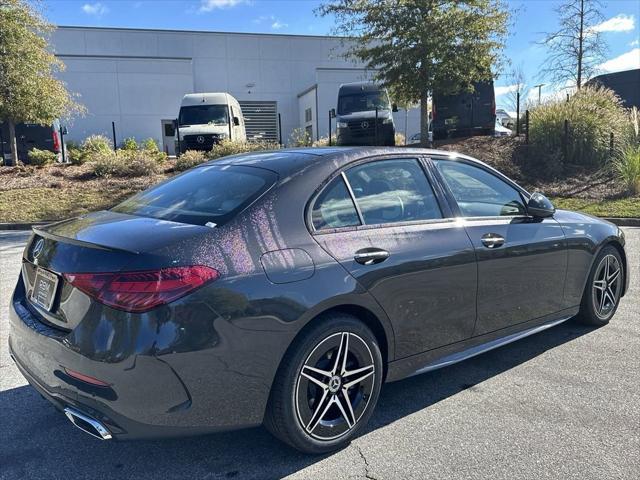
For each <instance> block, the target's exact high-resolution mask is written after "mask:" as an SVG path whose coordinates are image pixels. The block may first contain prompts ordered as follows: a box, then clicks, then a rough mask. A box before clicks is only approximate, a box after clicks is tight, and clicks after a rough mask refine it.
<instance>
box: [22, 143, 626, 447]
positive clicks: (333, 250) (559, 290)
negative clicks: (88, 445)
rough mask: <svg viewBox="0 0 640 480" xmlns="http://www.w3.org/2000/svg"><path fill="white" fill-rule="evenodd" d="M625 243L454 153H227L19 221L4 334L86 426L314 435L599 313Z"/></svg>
mask: <svg viewBox="0 0 640 480" xmlns="http://www.w3.org/2000/svg"><path fill="white" fill-rule="evenodd" d="M624 246H625V237H624V233H623V232H622V230H621V229H620V228H618V227H617V226H615V225H613V224H611V223H609V222H606V221H604V220H600V219H597V218H594V217H591V216H589V215H585V214H581V213H576V212H570V211H565V210H556V209H555V208H554V207H553V205H552V204H551V202H549V200H547V199H546V198H545V197H544V196H543V195H542V194H540V193H533V194H531V193H529V192H527V191H525V190H524V189H523V188H521V187H520V186H518V185H517V184H516V183H514V182H513V181H511V180H510V179H508V178H507V177H505V176H504V175H502V174H501V173H499V172H497V171H496V170H494V169H493V168H491V167H489V166H487V165H485V164H484V163H482V162H480V161H478V160H474V159H473V158H470V157H467V156H464V155H458V156H456V155H455V154H453V153H452V152H443V151H438V150H426V149H415V148H398V149H392V148H376V149H374V148H338V149H336V148H314V149H293V150H281V151H273V152H260V153H248V154H243V155H236V156H232V157H227V158H223V159H219V160H216V161H215V162H209V163H205V164H203V165H200V166H198V167H195V168H193V169H192V170H189V171H187V172H185V173H183V174H181V175H178V176H175V177H173V178H171V179H169V180H167V181H165V182H164V183H161V184H159V185H157V186H155V187H152V188H151V189H149V190H146V191H144V192H142V193H139V194H137V195H135V196H133V197H131V198H130V199H128V200H125V201H124V202H123V203H121V204H120V205H118V206H116V207H114V208H112V209H111V210H107V211H102V212H96V213H90V214H87V215H83V216H82V217H80V218H74V219H70V220H67V221H63V222H59V223H54V224H52V225H49V226H45V227H36V228H34V231H33V234H32V236H31V239H30V240H29V242H28V244H27V246H26V248H25V250H24V254H23V264H22V265H23V266H22V273H21V275H20V277H19V279H18V283H17V286H16V288H15V293H14V295H13V298H12V301H11V304H10V312H9V322H10V332H9V351H10V354H11V356H12V358H13V359H14V360H15V362H16V364H17V366H18V368H19V369H20V371H21V372H22V374H23V375H24V376H25V377H26V378H27V380H28V381H29V383H30V384H31V385H33V386H34V387H35V388H36V389H37V390H38V391H39V392H40V393H42V395H43V396H44V397H45V398H46V399H47V400H49V401H51V402H52V403H53V404H54V405H55V406H56V407H58V408H59V409H60V410H62V411H64V412H65V414H66V415H67V417H69V419H70V420H71V422H73V423H74V424H75V425H76V426H77V427H78V428H80V429H82V430H83V431H85V432H87V433H89V434H91V435H93V436H94V437H97V438H100V439H111V438H117V439H133V438H157V437H163V436H176V435H187V434H199V433H206V432H213V431H218V430H226V429H233V428H239V427H249V426H254V425H259V424H261V423H264V424H265V425H266V427H267V428H268V429H269V430H270V431H271V432H272V433H273V434H274V435H275V436H276V437H277V438H279V439H281V440H283V441H285V442H287V443H288V444H290V445H292V446H293V447H295V448H297V449H300V450H302V451H304V452H310V453H323V452H328V451H331V450H334V449H336V448H340V447H341V446H344V445H345V444H346V443H347V442H349V440H351V439H352V438H353V437H354V436H356V435H358V434H359V433H360V432H362V431H363V429H364V428H365V425H366V424H367V421H368V420H369V418H370V417H371V415H372V413H373V410H374V408H375V405H376V402H377V400H378V396H379V393H380V389H381V387H382V384H383V383H385V382H393V381H396V380H400V379H402V378H406V377H409V376H411V375H416V374H420V373H424V372H429V371H432V370H435V369H438V368H441V367H445V366H447V365H450V364H452V363H455V362H459V361H461V360H464V359H467V358H469V357H472V356H474V355H478V354H480V353H482V352H485V351H487V350H490V349H493V348H496V347H499V346H501V345H505V344H507V343H509V342H513V341H515V340H518V339H521V338H523V337H526V336H528V335H531V334H534V333H537V332H540V331H542V330H544V329H547V328H550V327H553V326H554V325H557V324H559V323H561V322H564V321H565V320H568V319H570V318H572V317H574V316H576V315H577V316H578V319H579V320H580V321H582V322H584V323H586V324H588V325H595V326H602V325H605V324H606V323H608V322H609V320H610V319H611V318H612V317H613V315H614V313H615V312H616V309H617V308H618V305H619V302H620V299H621V298H622V297H623V296H624V294H625V292H626V291H627V289H628V285H629V275H628V265H627V255H626V253H625V250H624ZM576 361H579V359H576ZM24 413H25V414H28V412H24ZM60 434H61V435H63V434H64V433H63V432H61V433H60Z"/></svg>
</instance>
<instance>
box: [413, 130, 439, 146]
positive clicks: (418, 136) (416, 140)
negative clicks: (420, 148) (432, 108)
mask: <svg viewBox="0 0 640 480" xmlns="http://www.w3.org/2000/svg"><path fill="white" fill-rule="evenodd" d="M421 138H422V134H421V133H420V132H418V133H414V134H413V135H411V137H409V141H408V142H407V145H420V139H421ZM428 141H429V144H432V143H433V132H432V131H431V130H429V139H428Z"/></svg>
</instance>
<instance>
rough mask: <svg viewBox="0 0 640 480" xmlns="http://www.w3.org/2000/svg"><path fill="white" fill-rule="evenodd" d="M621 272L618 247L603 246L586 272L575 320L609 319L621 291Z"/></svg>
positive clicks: (600, 322)
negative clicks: (587, 273)
mask: <svg viewBox="0 0 640 480" xmlns="http://www.w3.org/2000/svg"><path fill="white" fill-rule="evenodd" d="M625 273H626V272H625V271H624V263H623V261H622V257H621V256H620V253H619V252H618V250H617V249H616V248H615V247H613V246H611V245H607V246H605V247H604V248H603V249H602V250H601V251H600V253H598V255H597V257H596V259H595V261H594V262H593V266H592V267H591V271H590V272H589V277H588V278H587V284H586V285H585V288H584V293H583V295H582V302H581V304H580V312H579V313H578V315H577V317H576V320H578V322H580V323H582V324H584V325H591V326H597V327H600V326H603V325H606V324H607V323H609V320H611V318H612V317H613V315H614V314H615V313H616V310H617V309H618V305H619V303H620V297H621V295H622V292H623V291H624V282H625Z"/></svg>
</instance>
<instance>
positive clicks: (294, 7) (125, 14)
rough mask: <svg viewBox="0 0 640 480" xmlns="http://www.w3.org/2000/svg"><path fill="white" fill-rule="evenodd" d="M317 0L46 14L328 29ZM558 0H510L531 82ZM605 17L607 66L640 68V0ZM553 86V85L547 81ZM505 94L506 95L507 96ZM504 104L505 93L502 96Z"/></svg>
mask: <svg viewBox="0 0 640 480" xmlns="http://www.w3.org/2000/svg"><path fill="white" fill-rule="evenodd" d="M321 3H322V2H320V1H314V0H192V1H171V0H165V1H155V2H154V1H135V0H131V1H130V0H99V1H95V0H81V1H69V0H54V1H47V2H45V4H44V6H43V8H44V12H43V13H44V15H45V16H46V17H47V18H48V19H49V20H50V21H51V22H53V23H54V24H57V25H82V26H97V27H130V28H159V29H178V30H210V31H225V32H259V33H280V34H287V33H288V34H304V35H325V34H330V33H331V28H332V24H333V22H332V19H331V18H319V17H317V16H316V15H315V14H314V9H315V8H316V7H317V6H318V5H320V4H321ZM559 3H561V1H558V0H510V1H509V4H510V6H511V7H512V8H515V9H516V10H517V13H516V14H515V16H514V25H513V27H512V29H511V37H510V38H509V40H508V42H507V48H506V50H505V53H506V56H507V58H508V59H510V60H511V62H512V64H513V65H516V66H518V65H521V66H522V68H523V70H524V72H525V75H526V77H527V83H528V84H530V85H533V84H535V83H541V82H544V80H543V79H541V78H540V77H539V75H538V70H539V69H540V66H541V65H542V64H543V62H544V59H545V51H544V48H543V47H541V46H539V45H536V43H535V42H536V41H537V40H540V39H541V38H542V33H541V32H545V31H552V30H553V29H554V28H555V27H556V14H555V12H554V8H555V7H556V6H557V5H558V4H559ZM602 3H603V5H604V8H603V14H604V16H605V18H606V20H605V22H604V23H603V24H601V25H600V26H599V27H598V28H599V30H600V31H601V32H602V33H603V38H604V40H605V41H606V42H607V44H608V47H609V51H608V54H607V61H606V62H605V63H604V64H603V65H602V68H603V71H619V70H628V69H630V68H640V45H639V41H640V1H639V0H609V1H606V0H604V1H603V2H602ZM496 87H497V88H496V93H497V94H498V95H499V94H500V93H504V92H505V91H506V90H508V88H509V82H508V81H507V79H506V78H501V79H498V80H497V82H496ZM547 90H549V91H548V92H547V93H551V92H550V88H549V87H547ZM503 98H504V97H503ZM498 104H500V97H499V98H498Z"/></svg>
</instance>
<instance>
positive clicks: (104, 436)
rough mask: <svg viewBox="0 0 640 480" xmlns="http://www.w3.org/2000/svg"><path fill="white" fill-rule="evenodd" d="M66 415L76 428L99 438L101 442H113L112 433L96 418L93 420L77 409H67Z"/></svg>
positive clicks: (65, 410)
mask: <svg viewBox="0 0 640 480" xmlns="http://www.w3.org/2000/svg"><path fill="white" fill-rule="evenodd" d="M64 414H65V415H66V416H67V418H68V419H69V420H70V421H71V423H73V424H74V425H75V426H76V427H78V428H79V429H80V430H82V431H83V432H85V433H88V434H89V435H91V436H92V437H96V438H99V439H100V440H111V439H112V438H113V437H112V436H111V432H110V431H109V430H108V429H107V427H105V426H104V425H103V424H102V423H100V422H99V421H98V420H96V419H95V418H91V417H89V416H87V415H85V414H84V413H82V412H79V411H78V410H76V409H75V408H71V407H66V408H65V409H64Z"/></svg>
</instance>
